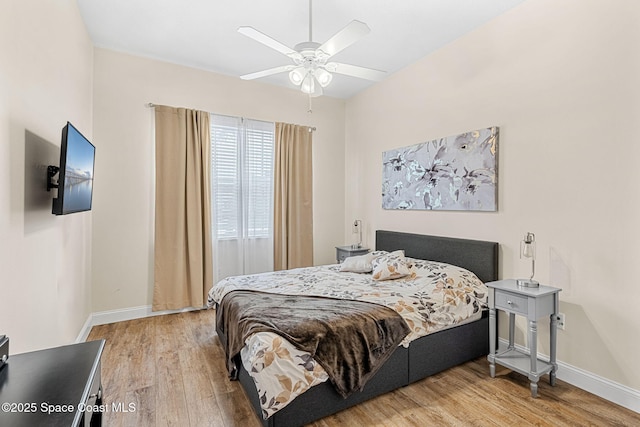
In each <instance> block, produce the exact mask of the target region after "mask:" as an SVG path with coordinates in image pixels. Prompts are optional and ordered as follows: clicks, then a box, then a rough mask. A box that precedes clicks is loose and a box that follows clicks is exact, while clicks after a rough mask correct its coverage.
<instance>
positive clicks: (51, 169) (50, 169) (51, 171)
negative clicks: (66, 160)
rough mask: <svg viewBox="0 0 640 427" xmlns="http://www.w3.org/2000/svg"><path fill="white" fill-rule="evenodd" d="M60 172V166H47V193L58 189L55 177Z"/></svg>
mask: <svg viewBox="0 0 640 427" xmlns="http://www.w3.org/2000/svg"><path fill="white" fill-rule="evenodd" d="M59 171H60V168H59V167H58V166H53V165H49V166H47V191H51V189H52V188H58V184H57V183H55V184H54V182H53V177H54V176H56V174H57V173H58V172H59Z"/></svg>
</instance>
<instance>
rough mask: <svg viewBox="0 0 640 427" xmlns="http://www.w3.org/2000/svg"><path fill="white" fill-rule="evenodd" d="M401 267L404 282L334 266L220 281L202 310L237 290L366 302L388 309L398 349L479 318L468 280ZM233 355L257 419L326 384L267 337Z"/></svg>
mask: <svg viewBox="0 0 640 427" xmlns="http://www.w3.org/2000/svg"><path fill="white" fill-rule="evenodd" d="M407 260H409V261H410V262H411V267H410V269H411V274H410V275H408V276H406V277H403V278H400V279H395V280H385V281H376V280H373V278H372V275H371V274H366V273H364V274H363V273H349V272H341V271H339V265H327V266H319V267H307V268H298V269H293V270H285V271H276V272H271V273H262V274H254V275H247V276H235V277H228V278H226V279H224V280H221V281H220V282H218V283H217V284H216V285H215V286H213V287H212V288H211V290H210V291H209V298H208V305H209V307H212V306H214V305H215V304H216V303H219V302H220V301H221V300H222V298H223V297H224V296H225V295H226V294H227V293H228V292H231V291H233V290H237V289H244V290H257V291H262V292H273V293H281V294H288V295H316V296H324V297H332V298H339V299H355V300H360V301H368V302H373V303H377V304H380V305H384V306H387V307H390V308H392V309H394V310H395V311H396V312H398V313H399V314H400V315H401V316H402V317H403V318H404V320H405V321H406V322H407V325H408V326H409V328H410V329H411V332H410V333H409V335H407V337H406V338H405V339H404V341H403V342H402V345H403V346H405V347H408V345H409V343H410V342H411V341H413V340H415V339H417V338H420V337H422V336H424V335H427V334H430V333H432V332H436V331H440V330H442V329H446V328H449V327H452V326H455V325H458V324H461V323H464V322H468V321H472V320H475V319H478V318H480V316H481V311H482V308H483V307H484V306H485V305H486V300H487V288H486V286H485V285H484V283H482V281H481V280H480V279H478V278H477V277H476V276H475V275H474V274H473V273H471V272H470V271H468V270H465V269H463V268H461V267H456V266H452V265H449V264H444V263H439V262H433V261H424V260H413V259H410V258H407ZM240 354H241V358H242V363H243V365H244V368H245V369H246V370H247V372H248V373H249V374H250V375H251V376H252V377H253V379H254V381H255V383H256V388H257V390H258V393H259V395H260V402H261V405H262V412H263V417H264V418H265V419H266V418H268V417H270V416H271V415H273V414H274V413H275V412H277V411H278V410H280V409H282V408H284V407H285V406H286V405H287V404H288V403H289V402H291V401H292V400H293V399H294V398H295V397H296V396H299V395H300V394H302V393H304V392H305V391H306V390H308V389H309V388H311V387H313V386H314V385H317V384H319V383H321V382H324V381H326V380H327V379H328V376H327V374H326V372H325V371H324V369H322V367H321V366H320V365H319V364H317V363H316V362H315V361H314V360H313V358H312V357H311V355H310V354H309V353H306V352H302V351H300V350H298V349H296V348H295V347H294V346H293V345H292V344H290V343H289V342H288V341H286V340H285V339H283V338H281V337H280V336H278V335H276V334H273V333H267V332H261V333H257V334H255V335H252V336H251V337H249V338H248V339H247V341H246V346H245V347H244V348H243V349H242V351H241V353H240Z"/></svg>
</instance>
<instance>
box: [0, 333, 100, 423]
mask: <svg viewBox="0 0 640 427" xmlns="http://www.w3.org/2000/svg"><path fill="white" fill-rule="evenodd" d="M104 344H105V341H104V340H99V341H89V342H85V343H80V344H72V345H66V346H63V347H56V348H50V349H46V350H39V351H33V352H30V353H22V354H16V355H11V356H10V357H9V360H8V361H7V365H6V366H5V367H3V368H2V369H1V370H0V405H2V406H1V408H0V426H3V427H22V426H25V427H26V426H29V427H37V426H47V427H54V426H55V427H58V426H60V427H62V426H64V427H68V426H73V427H77V426H85V427H89V426H92V427H95V426H100V425H101V423H102V412H103V411H101V406H102V383H101V379H100V357H101V356H102V350H103V349H104Z"/></svg>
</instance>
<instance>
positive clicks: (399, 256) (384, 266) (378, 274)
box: [371, 250, 411, 280]
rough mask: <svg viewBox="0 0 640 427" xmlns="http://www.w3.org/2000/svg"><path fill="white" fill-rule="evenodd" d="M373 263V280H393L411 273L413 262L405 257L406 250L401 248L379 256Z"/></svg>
mask: <svg viewBox="0 0 640 427" xmlns="http://www.w3.org/2000/svg"><path fill="white" fill-rule="evenodd" d="M371 264H372V265H373V280H392V279H399V278H401V277H405V276H408V275H409V274H411V264H410V263H409V262H407V260H406V259H405V258H404V251H403V250H399V251H395V252H391V253H390V254H387V255H384V256H381V257H378V258H376V259H374V260H373V261H372V263H371Z"/></svg>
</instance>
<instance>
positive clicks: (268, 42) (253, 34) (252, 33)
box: [238, 27, 300, 58]
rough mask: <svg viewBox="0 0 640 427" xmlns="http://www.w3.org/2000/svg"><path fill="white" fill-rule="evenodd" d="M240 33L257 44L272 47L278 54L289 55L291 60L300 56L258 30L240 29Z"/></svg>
mask: <svg viewBox="0 0 640 427" xmlns="http://www.w3.org/2000/svg"><path fill="white" fill-rule="evenodd" d="M238 32H239V33H240V34H244V35H245V36H247V37H250V38H252V39H254V40H255V41H257V42H260V43H262V44H263V45H265V46H268V47H270V48H271V49H275V50H277V51H278V52H280V53H282V54H284V55H287V56H288V57H290V58H294V57H297V56H300V53H298V52H296V51H295V50H293V49H291V48H290V47H288V46H285V45H284V44H282V43H280V42H279V41H278V40H276V39H274V38H272V37H269V36H268V35H266V34H265V33H262V32H260V31H258V30H256V29H255V28H253V27H240V28H238Z"/></svg>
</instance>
